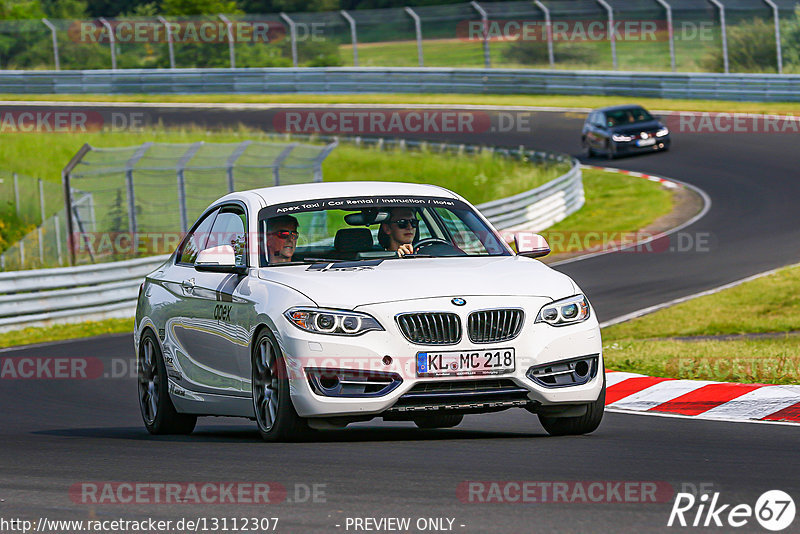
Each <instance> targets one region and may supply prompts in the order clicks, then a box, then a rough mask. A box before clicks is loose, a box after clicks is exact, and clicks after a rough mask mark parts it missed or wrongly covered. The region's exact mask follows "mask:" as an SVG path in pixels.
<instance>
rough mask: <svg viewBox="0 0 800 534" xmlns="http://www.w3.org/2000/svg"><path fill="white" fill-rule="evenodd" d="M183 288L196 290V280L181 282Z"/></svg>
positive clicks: (190, 279)
mask: <svg viewBox="0 0 800 534" xmlns="http://www.w3.org/2000/svg"><path fill="white" fill-rule="evenodd" d="M181 287H182V288H183V289H193V288H194V278H189V279H188V280H184V281H183V282H181Z"/></svg>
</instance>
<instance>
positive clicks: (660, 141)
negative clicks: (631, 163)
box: [612, 135, 672, 154]
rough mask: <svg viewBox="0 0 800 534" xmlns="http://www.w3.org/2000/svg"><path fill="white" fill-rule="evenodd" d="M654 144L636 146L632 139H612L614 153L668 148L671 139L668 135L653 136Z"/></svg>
mask: <svg viewBox="0 0 800 534" xmlns="http://www.w3.org/2000/svg"><path fill="white" fill-rule="evenodd" d="M654 139H655V140H656V141H655V144H653V145H648V146H638V145H637V144H636V141H637V140H633V141H612V143H613V144H614V152H615V153H616V154H639V153H642V152H656V151H658V150H668V149H669V147H670V144H671V143H672V141H671V140H670V136H669V135H666V136H664V137H656V138H654Z"/></svg>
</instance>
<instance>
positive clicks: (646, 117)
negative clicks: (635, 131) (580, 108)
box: [606, 108, 653, 126]
mask: <svg viewBox="0 0 800 534" xmlns="http://www.w3.org/2000/svg"><path fill="white" fill-rule="evenodd" d="M652 120H653V116H652V115H650V114H649V113H648V112H647V110H645V109H644V108H626V109H617V110H614V111H606V121H607V124H608V125H609V126H624V125H625V124H636V123H637V122H649V121H652Z"/></svg>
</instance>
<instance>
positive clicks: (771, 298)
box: [603, 267, 800, 341]
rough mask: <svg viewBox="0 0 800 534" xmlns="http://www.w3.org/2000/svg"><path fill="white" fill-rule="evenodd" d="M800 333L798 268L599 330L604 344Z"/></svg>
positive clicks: (799, 271)
mask: <svg viewBox="0 0 800 534" xmlns="http://www.w3.org/2000/svg"><path fill="white" fill-rule="evenodd" d="M792 330H800V267H787V268H784V269H781V270H780V271H778V272H776V273H775V274H771V275H769V276H765V277H763V278H758V279H756V280H752V281H750V282H746V283H744V284H741V285H738V286H736V287H732V288H730V289H726V290H724V291H720V292H719V293H715V294H713V295H707V296H705V297H699V298H696V299H692V300H689V301H687V302H683V303H681V304H678V305H676V306H672V307H670V308H667V309H664V310H660V311H657V312H655V313H651V314H650V315H645V316H643V317H640V318H638V319H634V320H632V321H628V322H625V323H620V324H618V325H614V326H611V327H609V328H606V329H605V330H603V339H604V340H606V341H611V340H618V339H646V338H656V337H667V336H716V335H725V334H743V333H761V332H788V331H792Z"/></svg>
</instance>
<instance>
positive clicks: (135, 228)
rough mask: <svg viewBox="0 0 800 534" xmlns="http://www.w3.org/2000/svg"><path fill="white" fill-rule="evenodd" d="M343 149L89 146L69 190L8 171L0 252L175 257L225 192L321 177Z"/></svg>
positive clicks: (6, 266)
mask: <svg viewBox="0 0 800 534" xmlns="http://www.w3.org/2000/svg"><path fill="white" fill-rule="evenodd" d="M335 146H336V142H335V141H334V142H332V143H329V144H326V145H320V144H307V143H277V142H275V143H265V142H255V141H243V142H241V143H219V144H216V143H203V142H198V143H191V144H161V143H145V144H143V145H139V146H133V147H122V148H95V147H92V146H90V145H84V146H83V147H82V148H81V150H80V151H79V152H78V154H76V156H75V157H74V158H73V160H72V162H70V164H69V165H68V166H67V168H65V170H64V181H65V183H64V185H63V186H62V185H60V184H57V183H54V182H49V181H43V180H37V179H34V178H29V177H26V176H19V175H16V174H13V173H9V172H3V171H0V210H2V212H0V247H2V248H5V251H4V252H3V253H2V254H0V268H2V270H5V271H14V270H21V269H36V268H41V267H56V266H60V265H67V264H69V263H72V264H82V263H95V262H102V261H116V260H123V259H130V258H134V257H139V256H147V255H155V254H165V253H169V252H172V250H174V248H175V246H176V245H177V242H178V241H179V240H180V238H181V237H182V235H183V232H185V231H186V230H187V229H188V228H189V226H190V225H191V224H192V222H194V220H195V219H196V218H197V217H198V216H199V215H200V213H201V212H202V211H203V210H204V209H205V208H206V207H207V206H208V205H209V204H211V203H212V202H213V201H214V200H216V199H217V198H219V197H220V196H222V195H224V194H225V193H227V192H231V191H235V190H236V191H241V190H247V189H255V188H259V187H268V186H272V185H287V184H296V183H307V182H319V181H322V162H323V160H324V159H325V158H326V157H327V155H328V154H330V152H331V151H332V150H333V148H335ZM66 190H69V192H70V194H69V197H68V199H67V200H66V201H65V199H64V191H66ZM66 206H69V207H70V208H69V212H70V213H71V215H72V216H71V219H70V220H68V219H67V217H66V216H65V213H66Z"/></svg>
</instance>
